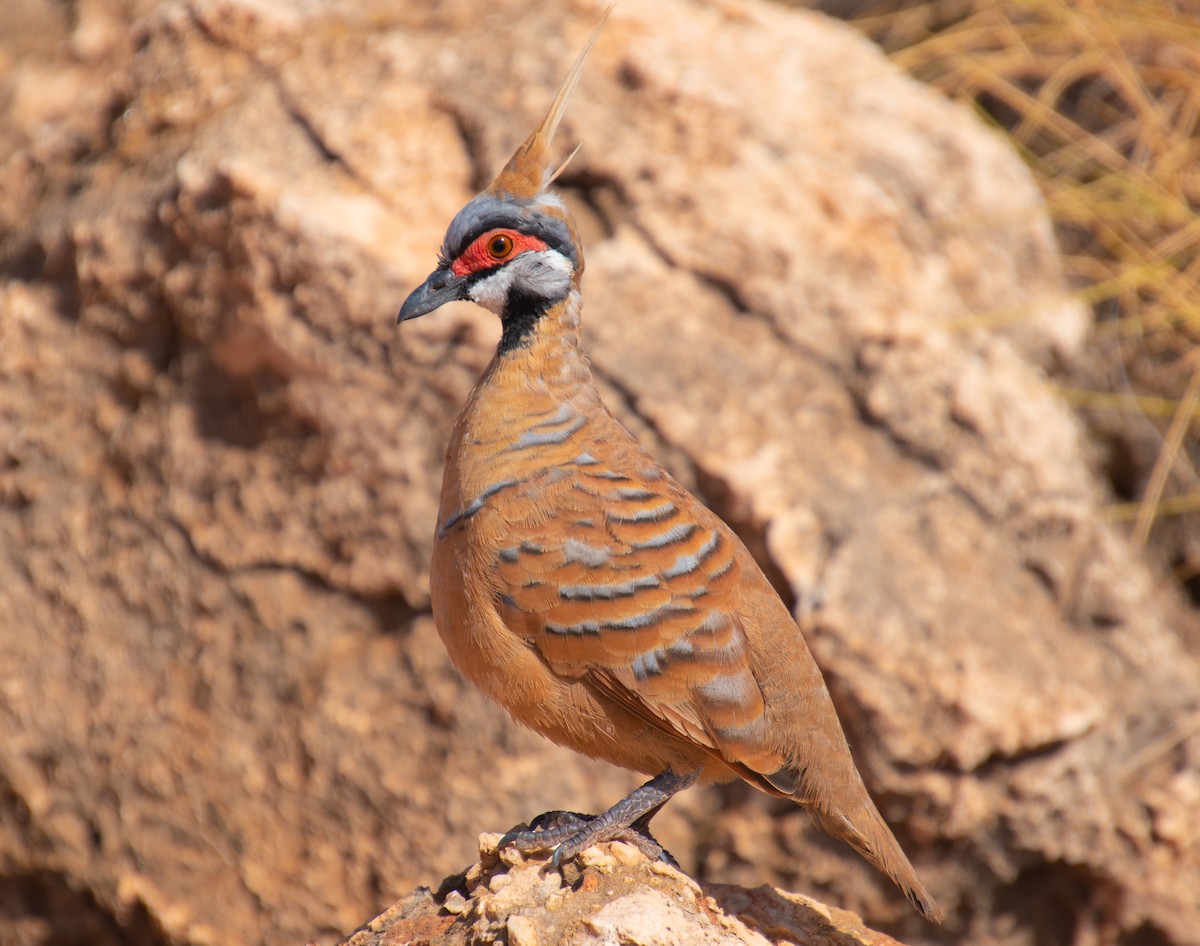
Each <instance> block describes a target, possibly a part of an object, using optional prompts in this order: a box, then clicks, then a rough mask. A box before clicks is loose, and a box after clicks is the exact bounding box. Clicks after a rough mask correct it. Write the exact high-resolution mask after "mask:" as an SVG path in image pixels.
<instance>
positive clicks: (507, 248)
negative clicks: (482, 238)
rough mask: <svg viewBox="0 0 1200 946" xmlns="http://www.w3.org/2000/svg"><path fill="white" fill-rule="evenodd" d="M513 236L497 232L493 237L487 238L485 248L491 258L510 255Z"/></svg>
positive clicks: (505, 257)
mask: <svg viewBox="0 0 1200 946" xmlns="http://www.w3.org/2000/svg"><path fill="white" fill-rule="evenodd" d="M515 245H516V244H515V243H513V238H512V237H510V236H509V235H508V234H507V233H497V234H496V235H495V236H494V237H492V238H491V239H490V240H488V245H487V250H488V255H489V256H491V258H492V259H508V258H509V257H510V256H511V255H512V251H513V247H514V246H515Z"/></svg>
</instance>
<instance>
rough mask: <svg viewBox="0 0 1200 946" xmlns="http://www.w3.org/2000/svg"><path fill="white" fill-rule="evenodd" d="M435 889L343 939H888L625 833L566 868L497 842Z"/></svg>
mask: <svg viewBox="0 0 1200 946" xmlns="http://www.w3.org/2000/svg"><path fill="white" fill-rule="evenodd" d="M499 837H500V835H483V836H482V837H481V838H480V849H479V853H480V860H479V862H478V863H476V864H475V865H473V866H472V867H471V868H469V869H468V870H467V871H466V872H465V873H463V874H461V875H459V876H457V877H450V878H447V879H446V881H445V882H443V884H442V886H441V888H440V889H439V890H438V892H437V893H436V894H435V893H434V892H433V891H431V890H430V889H429V888H427V887H422V888H418V889H417V890H415V891H413V892H412V893H410V894H409V895H408V896H407V897H404V898H402V899H401V900H400V901H399V902H397V903H396V904H394V905H393V906H392V907H391V908H389V909H388V910H387V911H385V912H384V913H383V914H381V915H380V916H378V917H376V918H375V919H374V920H372V921H371V922H370V923H367V924H366V925H364V926H363V927H362V928H361V929H359V930H358V931H356V932H355V933H354V934H353V935H352V936H350V937H349V938H348V939H347V940H345V946H387V944H389V943H409V942H421V943H424V944H427V946H450V944H455V946H460V944H483V943H495V942H504V943H508V944H509V946H539V944H563V946H588V944H593V946H610V944H616V943H620V944H622V946H675V944H678V943H689V944H694V946H777V944H798V946H817V944H819V946H890V944H896V940H894V939H892V938H891V937H890V936H885V935H884V934H882V933H877V932H875V931H874V930H870V929H867V928H866V927H865V926H864V925H863V923H862V921H861V920H860V919H859V918H858V917H856V916H855V915H854V914H852V913H848V912H846V911H845V910H837V909H834V908H831V907H827V906H825V905H824V904H822V903H819V902H818V901H816V900H811V899H809V898H808V897H802V896H797V895H796V894H790V893H786V892H785V891H782V890H777V889H775V888H773V887H769V886H766V885H763V886H761V887H758V888H756V889H754V890H744V889H741V888H736V887H726V886H724V885H721V884H697V883H696V882H695V881H693V880H691V879H690V878H688V877H687V876H685V875H684V874H681V873H680V872H679V871H678V870H676V869H674V868H673V867H668V866H667V865H666V864H662V863H651V862H649V861H648V860H647V859H646V858H645V856H644V855H642V854H641V853H640V852H638V851H636V850H635V849H634V848H632V847H629V846H628V845H625V844H622V843H620V842H615V843H611V844H603V845H599V846H598V847H593V848H588V849H587V850H585V851H584V852H582V854H581V855H580V857H579V861H578V863H577V864H576V863H570V864H568V865H566V867H565V868H564V869H563V871H562V873H561V874H560V873H559V872H558V871H556V870H552V869H550V868H549V867H548V858H544V857H542V858H537V857H535V858H529V859H527V858H525V857H523V856H521V855H519V854H515V853H513V852H510V851H503V852H500V853H497V851H496V842H497V840H498V839H499Z"/></svg>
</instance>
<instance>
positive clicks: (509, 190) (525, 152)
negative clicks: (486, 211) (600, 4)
mask: <svg viewBox="0 0 1200 946" xmlns="http://www.w3.org/2000/svg"><path fill="white" fill-rule="evenodd" d="M612 10H613V8H612V7H611V6H610V7H609V8H608V9H606V10H605V11H604V14H603V15H602V16H601V17H600V22H599V23H597V24H596V28H595V29H594V30H592V35H591V37H590V38H589V39H588V41H587V45H586V46H584V47H583V49H582V51H580V53H579V56H578V58H577V59H576V60H575V65H573V66H572V67H571V71H570V72H569V73H568V74H567V78H566V79H565V80H563V84H562V86H561V87H560V88H559V90H558V95H556V96H555V97H554V102H553V103H552V104H551V105H550V111H548V112H547V113H546V117H545V118H543V119H542V121H541V124H539V125H538V126H537V128H535V129H534V130H533V133H532V134H530V136H529V137H528V138H526V139H525V142H524V144H522V145H521V146H520V147H519V148H517V150H516V151H515V152H514V153H513V156H512V157H511V158H509V159H508V164H506V165H504V170H502V171H501V172H500V173H499V174H498V175H497V176H496V180H495V181H493V182H492V186H491V187H489V188H488V193H490V194H494V195H496V196H497V197H516V198H518V199H528V198H530V197H534V196H536V195H537V194H539V193H541V191H542V189H543V188H545V187H546V186H547V185H548V184H549V183H550V182H551V181H552V180H554V178H556V177H558V175H559V174H561V173H562V171H563V168H565V167H566V166H567V163H568V162H569V161H570V160H571V158H572V157H574V156H575V152H574V151H572V152H571V154H570V156H568V158H567V160H566V161H564V162H563V163H562V164H561V165H560V166H559V168H558V170H556V171H554V172H553V173H550V167H549V163H548V161H547V152H548V151H549V148H550V142H551V140H552V139H553V138H554V133H555V132H556V131H557V130H558V125H559V122H561V121H562V117H563V113H564V112H566V110H567V99H569V98H570V97H571V92H572V90H574V88H575V85H576V84H577V83H578V82H579V77H580V75H581V74H582V73H583V64H584V63H585V62H586V61H587V57H588V54H589V53H590V52H591V51H592V47H593V46H595V45H596V40H598V39H599V38H600V31H601V30H602V29H603V28H604V23H605V21H606V20H607V19H608V16H609V14H610V13H612ZM577 150H579V149H578V148H576V151H577Z"/></svg>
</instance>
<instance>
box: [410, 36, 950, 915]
mask: <svg viewBox="0 0 1200 946" xmlns="http://www.w3.org/2000/svg"><path fill="white" fill-rule="evenodd" d="M605 16H606V17H607V13H606V14H605ZM602 25H603V20H601V24H600V25H598V26H597V28H596V32H595V33H593V35H592V38H591V40H590V41H589V43H588V44H587V46H586V47H585V48H584V50H583V51H582V53H581V54H580V56H579V58H578V60H577V61H576V63H575V65H574V67H573V68H572V70H571V72H570V74H569V75H568V76H567V79H566V81H565V82H564V83H563V86H562V88H561V89H560V91H559V93H558V96H557V97H556V98H555V100H554V103H553V105H552V106H551V108H550V111H549V113H548V114H547V116H546V118H545V119H544V120H543V121H542V123H541V124H540V125H539V126H538V128H537V129H536V130H535V131H534V132H533V133H532V134H531V135H530V136H529V138H528V139H527V140H526V141H525V143H524V144H522V145H521V147H520V148H518V149H517V151H516V153H515V154H514V155H513V157H512V158H511V159H510V160H509V162H508V164H507V165H506V166H505V167H504V169H503V170H502V171H501V172H500V174H499V176H498V177H497V178H496V180H495V182H494V183H493V184H492V185H491V186H490V187H489V188H488V189H487V190H486V191H484V192H483V193H481V194H479V195H478V196H477V197H475V198H474V199H473V200H471V201H470V202H469V203H468V204H467V205H466V206H465V207H464V208H463V209H462V210H461V211H460V212H459V213H458V215H457V216H456V217H455V218H454V220H453V222H452V223H451V224H450V227H449V230H448V231H447V233H446V238H445V241H444V244H443V246H442V251H441V255H440V258H439V262H438V266H437V269H435V270H434V272H433V273H432V274H431V275H430V276H429V278H428V279H426V281H425V282H424V283H423V284H422V285H421V286H420V287H418V288H417V289H416V290H415V291H414V292H413V293H412V294H411V295H410V296H409V298H408V299H407V300H406V301H405V303H404V305H403V307H402V309H401V311H400V316H399V319H400V321H404V320H407V319H412V318H416V317H418V316H421V315H425V314H427V313H429V312H432V311H433V310H435V309H437V308H438V307H439V306H441V305H443V304H444V303H446V302H450V301H452V300H462V299H469V300H472V301H474V302H477V303H479V304H480V305H482V306H484V307H486V308H488V309H490V310H492V311H493V312H495V313H496V314H497V315H499V317H500V321H501V326H502V332H501V339H500V343H499V346H498V348H497V351H496V354H495V357H494V358H493V359H492V361H491V363H490V364H489V366H488V368H487V370H486V371H485V372H484V374H483V377H481V378H480V380H479V382H478V384H476V386H475V388H474V390H473V391H472V392H471V394H470V396H469V397H468V399H467V402H466V405H465V406H464V407H463V409H462V413H461V414H460V415H459V417H458V420H457V422H456V423H455V425H454V429H453V432H452V433H451V436H450V443H449V446H448V448H447V451H446V469H445V479H444V482H443V485H442V497H441V509H440V514H439V517H438V524H437V531H436V536H435V540H434V553H433V564H432V571H431V576H430V584H431V592H432V600H433V613H434V618H435V621H436V624H437V628H438V632H439V634H440V635H441V637H442V640H443V641H444V642H445V645H446V648H447V650H448V651H449V654H450V657H451V659H452V660H453V661H454V663H455V664H456V665H457V666H458V667H459V668H460V669H461V670H462V672H463V673H464V674H466V676H467V677H469V678H470V679H471V680H472V681H474V683H475V684H476V685H477V686H478V687H479V688H480V689H481V690H483V691H484V692H485V693H487V694H488V695H489V696H491V697H492V698H493V699H495V700H496V701H497V702H499V703H500V704H501V705H503V706H504V707H505V708H506V709H507V710H508V711H509V712H510V713H511V714H512V715H513V717H514V718H515V719H516V720H517V721H518V722H520V723H523V724H524V725H526V726H529V727H530V728H532V729H534V730H536V731H537V732H539V733H542V734H543V735H545V736H548V737H549V738H550V739H552V740H554V741H555V742H557V743H559V744H560V745H564V746H568V747H570V748H571V749H574V750H575V751H577V752H581V753H583V754H584V755H588V756H592V757H596V758H600V759H605V760H607V761H609V762H611V763H613V764H615V765H619V766H624V767H625V768H628V769H633V770H635V771H639V772H643V773H646V774H647V775H651V776H654V778H652V779H651V780H650V781H649V782H647V783H646V784H645V785H643V786H642V787H641V788H639V789H637V790H635V791H634V792H633V793H631V794H630V795H629V796H628V797H627V798H625V799H623V800H621V801H620V802H618V803H617V804H616V805H614V806H613V808H611V809H609V811H607V812H605V813H603V814H602V815H600V816H598V817H595V818H591V817H589V816H579V815H571V814H566V813H556V814H555V815H554V816H552V817H548V818H546V819H543V821H542V822H541V823H537V824H535V828H533V829H530V830H526V831H519V832H515V833H514V834H512V835H510V836H509V837H508V838H506V843H512V844H515V845H517V846H519V847H522V848H524V849H537V848H541V849H546V848H549V847H554V848H555V863H558V861H559V859H561V858H564V857H571V856H573V855H574V854H576V853H578V851H579V850H581V849H582V848H583V847H585V846H587V845H588V844H591V843H593V842H596V841H601V840H607V839H611V838H617V837H620V838H626V839H629V840H632V841H634V842H635V843H637V844H638V845H639V847H641V848H642V849H643V850H646V851H647V852H648V853H650V854H652V855H660V856H664V857H665V856H667V855H666V854H665V852H664V851H662V849H661V848H660V847H658V846H657V844H656V842H654V840H653V838H651V836H650V835H649V832H648V830H647V824H648V822H649V819H650V817H651V816H652V815H653V814H654V813H655V812H656V811H657V810H658V809H659V808H660V807H661V806H662V804H663V803H665V802H666V800H667V799H668V798H669V797H670V796H671V795H672V794H673V793H674V792H676V791H679V790H680V789H682V788H686V787H688V786H690V785H692V784H695V783H697V782H720V781H728V780H731V779H737V778H741V779H744V780H746V781H747V782H749V783H750V784H752V785H754V786H755V787H756V788H759V789H761V790H762V791H764V792H767V793H769V794H771V795H776V796H785V797H789V798H791V799H793V800H794V801H796V802H798V803H799V804H800V805H802V806H803V807H804V808H805V809H806V810H807V811H808V812H809V814H810V815H811V816H812V817H813V818H814V819H815V820H816V822H817V823H818V824H820V825H821V826H822V827H823V828H824V829H825V830H827V831H828V832H829V833H830V834H832V835H834V836H836V837H839V838H841V839H843V840H844V841H846V842H848V843H849V844H850V845H851V846H853V847H854V848H855V849H856V850H857V851H858V852H859V853H860V854H862V855H863V856H864V857H865V858H866V859H867V860H868V861H870V862H871V863H872V864H874V865H875V866H876V867H877V868H878V869H879V870H881V871H883V872H884V873H885V874H887V876H889V877H890V878H891V879H892V880H893V881H895V883H896V884H897V885H899V887H900V888H901V889H902V890H903V891H904V893H905V894H906V895H907V896H908V898H909V899H910V900H911V901H912V903H913V904H914V905H915V906H916V908H917V909H918V910H919V911H920V912H921V913H922V914H924V915H925V916H926V917H929V918H931V919H940V918H941V913H940V911H939V910H938V907H937V906H936V904H935V903H934V901H933V898H932V897H931V896H930V895H929V892H928V891H927V890H926V889H925V887H924V885H923V884H922V883H921V881H920V879H919V878H918V877H917V875H916V872H915V871H914V870H913V867H912V865H911V864H910V863H909V861H908V858H907V857H906V856H905V854H904V852H903V851H902V850H901V848H900V846H899V844H898V843H897V842H896V839H895V837H894V836H893V835H892V832H891V831H890V830H889V829H888V826H887V825H886V824H885V823H884V821H883V818H882V817H881V816H880V814H879V811H878V810H877V809H876V807H875V805H874V803H873V802H872V801H871V798H870V796H869V795H868V794H867V791H866V788H865V787H864V785H863V782H862V778H861V777H860V776H859V773H858V770H857V769H856V767H855V765H854V761H853V759H852V758H851V755H850V751H849V748H848V746H847V744H846V737H845V735H844V733H843V731H842V727H841V724H840V722H839V720H838V717H837V714H836V712H835V710H834V707H833V702H832V701H831V699H830V696H829V691H828V689H827V688H826V686H825V682H824V680H823V678H822V676H821V672H820V670H819V669H818V667H817V665H816V662H815V661H814V660H813V658H812V655H811V654H810V653H809V650H808V647H807V645H806V644H805V641H804V638H803V636H802V634H801V632H800V629H799V628H798V627H797V625H796V622H795V621H794V620H793V617H792V615H791V613H790V612H789V611H788V609H787V607H786V606H785V605H784V604H783V602H782V601H781V600H780V598H779V596H778V595H777V594H776V593H775V591H774V589H773V588H772V587H771V585H770V583H769V582H768V581H767V579H766V578H765V577H764V575H763V573H762V570H761V569H760V568H759V567H758V565H757V564H756V563H755V561H754V560H753V558H752V557H751V556H750V553H749V552H748V551H747V550H746V548H745V546H744V545H743V544H742V543H741V542H740V541H739V540H738V538H737V536H735V535H734V533H733V532H732V531H731V530H730V529H729V527H728V526H726V525H725V524H724V523H723V522H722V521H721V520H720V519H719V518H718V517H717V516H716V515H715V514H713V513H712V512H711V511H710V510H709V509H707V508H706V507H705V506H704V505H703V504H702V503H700V502H699V501H698V500H697V499H696V498H695V497H694V496H692V495H691V494H690V493H688V491H687V490H686V489H684V488H683V487H682V486H681V485H680V484H679V483H678V482H676V481H675V480H674V479H672V478H671V476H669V475H668V474H667V473H666V472H665V471H664V470H663V469H662V467H661V466H660V465H659V464H658V463H657V462H656V461H655V459H654V458H653V457H652V456H651V455H650V454H649V453H647V452H646V450H644V449H643V448H642V447H641V446H640V445H639V444H638V442H637V441H636V440H635V439H634V438H633V436H631V435H630V433H629V432H628V431H627V430H626V429H625V428H624V427H623V426H622V425H621V423H620V422H619V421H618V420H617V419H616V418H615V417H614V416H613V415H612V413H611V412H610V411H609V410H608V408H607V407H606V406H605V405H604V403H603V402H602V401H601V399H600V395H599V392H598V391H597V389H596V386H595V384H594V383H593V380H592V374H591V370H590V368H589V365H588V360H587V357H586V355H585V354H584V352H583V349H582V347H581V343H580V309H581V294H580V284H581V277H582V276H583V269H584V264H583V250H582V247H581V245H580V240H579V236H578V233H577V231H576V229H575V225H574V223H573V221H572V219H571V216H570V214H569V213H568V212H567V209H566V207H565V205H564V204H563V203H562V201H561V200H560V199H559V198H558V197H557V196H555V195H554V194H553V193H552V192H551V191H549V190H548V189H547V187H548V185H549V184H550V182H551V181H552V180H553V178H554V177H555V176H556V172H552V171H551V169H550V167H551V166H550V164H549V162H548V151H549V145H550V141H551V138H552V137H553V134H554V131H555V129H556V128H557V126H558V124H559V121H560V119H561V117H562V114H563V111H564V108H565V106H566V102H567V98H568V96H569V95H570V92H571V90H572V88H573V87H574V86H575V84H576V82H577V81H578V79H579V75H580V72H581V69H582V67H583V63H584V60H585V59H586V57H587V55H588V53H589V51H590V50H591V48H592V46H593V45H594V44H595V42H596V39H597V37H598V35H599V31H600V27H601V26H602ZM646 317H647V318H653V313H647V314H646Z"/></svg>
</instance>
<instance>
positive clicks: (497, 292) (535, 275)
mask: <svg viewBox="0 0 1200 946" xmlns="http://www.w3.org/2000/svg"><path fill="white" fill-rule="evenodd" d="M514 285H515V286H517V287H518V288H519V289H520V291H521V293H523V294H524V295H527V296H533V297H534V298H535V299H547V300H551V299H561V298H562V297H563V296H565V295H566V294H567V293H568V292H569V291H570V289H571V261H570V260H569V259H567V258H566V257H565V256H563V255H562V254H561V253H559V252H558V251H557V250H539V251H538V252H536V253H522V254H521V255H520V256H518V257H517V258H516V259H515V260H513V261H512V262H511V263H509V264H508V265H507V266H501V267H500V268H499V269H498V270H496V272H495V273H493V274H492V275H491V276H489V277H488V278H487V279H481V280H480V281H479V282H477V283H475V285H474V286H472V287H471V291H470V294H469V295H470V298H471V301H472V302H477V303H478V304H479V305H481V306H483V307H484V308H485V309H491V310H492V311H493V312H495V313H496V314H497V315H499V314H501V313H502V312H503V311H504V307H505V306H506V305H507V304H508V295H509V292H510V291H511V290H512V288H513V286H514Z"/></svg>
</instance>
